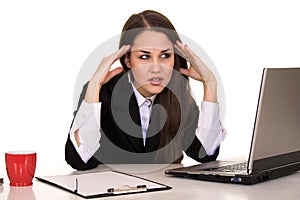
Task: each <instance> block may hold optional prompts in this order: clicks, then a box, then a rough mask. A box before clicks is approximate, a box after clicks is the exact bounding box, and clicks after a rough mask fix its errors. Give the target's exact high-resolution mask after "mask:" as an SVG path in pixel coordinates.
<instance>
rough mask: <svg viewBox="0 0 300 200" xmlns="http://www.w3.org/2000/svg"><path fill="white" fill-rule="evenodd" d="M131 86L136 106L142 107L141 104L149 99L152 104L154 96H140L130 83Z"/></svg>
mask: <svg viewBox="0 0 300 200" xmlns="http://www.w3.org/2000/svg"><path fill="white" fill-rule="evenodd" d="M131 86H132V88H133V92H134V95H135V97H136V100H137V103H138V106H139V107H141V106H142V105H143V103H144V102H145V101H146V100H147V99H150V100H151V101H152V102H154V99H155V97H156V94H155V95H153V96H151V97H147V98H145V97H143V96H142V95H141V93H140V92H139V91H138V90H137V89H136V88H135V86H134V84H133V83H132V82H131Z"/></svg>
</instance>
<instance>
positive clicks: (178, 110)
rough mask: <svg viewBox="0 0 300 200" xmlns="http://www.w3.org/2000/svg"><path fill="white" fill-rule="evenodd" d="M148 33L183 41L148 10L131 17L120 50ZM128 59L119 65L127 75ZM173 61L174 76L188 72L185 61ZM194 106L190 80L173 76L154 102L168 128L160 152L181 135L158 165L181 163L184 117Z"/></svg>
mask: <svg viewBox="0 0 300 200" xmlns="http://www.w3.org/2000/svg"><path fill="white" fill-rule="evenodd" d="M145 30H152V31H157V32H162V33H164V34H165V35H166V36H167V37H168V38H169V40H170V41H171V42H172V43H173V44H175V43H176V40H178V41H181V40H180V37H179V35H178V33H177V32H176V30H175V28H174V26H173V25H172V23H171V22H170V20H169V19H168V18H167V17H165V16H164V15H162V14H161V13H159V12H156V11H153V10H146V11H143V12H141V13H138V14H134V15H132V16H131V17H130V18H129V19H128V20H127V22H126V23H125V25H124V27H123V30H122V35H121V38H120V42H119V47H122V46H123V45H127V44H132V43H133V41H134V39H135V37H136V36H137V35H138V34H140V33H141V32H143V31H145ZM125 56H128V55H125ZM125 56H123V57H122V58H121V59H120V62H121V64H122V66H123V68H124V70H125V72H127V71H128V70H129V68H128V67H127V65H126V64H125ZM174 59H175V60H174V61H175V62H174V70H176V71H175V72H178V71H179V69H180V68H185V69H186V68H187V61H186V60H185V59H184V58H182V57H181V56H179V55H178V54H175V55H174ZM174 93H176V94H174ZM193 102H194V101H193V100H192V97H191V94H190V89H189V84H188V78H187V77H186V76H184V75H182V74H180V72H178V73H174V72H173V75H172V78H171V81H170V82H169V84H168V86H167V87H165V88H164V90H163V91H162V92H161V93H159V94H157V96H156V99H155V102H154V103H155V104H160V105H161V106H163V107H164V109H165V111H166V113H165V114H166V115H167V116H166V121H165V124H163V125H162V127H163V128H162V130H161V136H160V143H159V149H161V148H163V147H165V146H166V145H167V144H169V143H170V142H171V141H172V140H173V139H174V138H175V136H176V134H180V135H179V137H176V138H177V139H176V140H177V141H175V142H174V141H172V145H168V146H170V148H164V150H163V152H162V153H159V154H158V155H157V162H159V161H163V162H165V161H166V160H168V161H169V162H175V163H178V162H180V161H181V160H182V144H181V142H182V141H181V140H182V138H183V134H184V126H185V125H184V124H185V123H187V119H186V117H185V116H186V115H187V113H188V112H189V108H191V106H189V105H191V104H193ZM165 114H164V113H161V114H160V115H161V118H164V116H162V115H165ZM180 127H181V128H180ZM173 142H174V143H173ZM174 144H175V145H174Z"/></svg>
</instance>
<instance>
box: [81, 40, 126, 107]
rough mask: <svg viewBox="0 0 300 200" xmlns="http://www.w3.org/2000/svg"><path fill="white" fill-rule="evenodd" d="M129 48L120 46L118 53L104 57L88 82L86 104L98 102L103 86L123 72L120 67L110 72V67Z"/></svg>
mask: <svg viewBox="0 0 300 200" xmlns="http://www.w3.org/2000/svg"><path fill="white" fill-rule="evenodd" d="M129 48H130V45H125V46H122V47H121V48H120V49H119V50H118V51H116V52H115V53H113V54H111V55H110V56H107V57H104V58H103V59H102V61H101V63H100V64H99V66H98V68H97V70H96V71H95V73H94V74H93V76H92V78H91V79H90V81H89V84H88V88H87V91H86V95H85V101H86V102H88V103H97V102H99V93H100V89H101V87H102V85H103V84H105V83H107V82H108V81H109V80H110V79H111V78H113V77H114V76H116V75H117V74H119V73H121V72H122V71H123V68H122V67H117V68H115V69H113V70H111V71H110V69H111V66H112V65H113V64H114V62H116V61H117V60H118V59H120V58H121V57H122V56H123V55H124V54H125V53H126V52H127V51H128V50H129Z"/></svg>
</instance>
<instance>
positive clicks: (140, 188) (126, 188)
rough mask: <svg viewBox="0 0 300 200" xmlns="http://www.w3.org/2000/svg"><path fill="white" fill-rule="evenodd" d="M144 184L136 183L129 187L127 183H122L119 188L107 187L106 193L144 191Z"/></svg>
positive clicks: (145, 188)
mask: <svg viewBox="0 0 300 200" xmlns="http://www.w3.org/2000/svg"><path fill="white" fill-rule="evenodd" d="M146 191H147V186H146V185H138V186H136V187H131V186H129V185H124V186H123V187H121V188H109V189H107V192H108V194H125V193H135V192H146Z"/></svg>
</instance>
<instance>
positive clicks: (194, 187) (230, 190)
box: [0, 165, 300, 200]
mask: <svg viewBox="0 0 300 200" xmlns="http://www.w3.org/2000/svg"><path fill="white" fill-rule="evenodd" d="M178 166H179V165H170V166H160V165H115V166H114V169H117V170H123V171H125V172H127V173H131V174H133V173H132V172H133V171H134V172H137V173H134V174H135V175H137V176H140V177H144V178H147V179H150V180H153V181H157V182H160V183H163V184H166V185H169V186H171V187H172V189H171V190H165V191H158V192H152V193H144V194H131V195H125V196H116V197H106V198H99V199H110V200H112V199H139V200H140V199H157V200H164V199H166V200H170V199H172V200H183V199H184V200H189V199H210V200H214V199H218V200H220V199H221V200H222V199H226V200H235V199H238V200H251V199H255V200H259V199H264V200H265V199H272V200H276V199H289V200H299V199H300V172H298V173H294V174H292V175H289V176H286V177H282V178H278V179H274V180H271V181H267V182H263V183H259V184H256V185H251V186H245V185H234V184H224V183H214V182H205V181H197V180H191V179H186V178H176V177H167V176H166V175H164V173H163V171H164V169H167V168H173V167H178ZM162 167H164V168H162ZM103 169H104V167H103V166H100V167H98V168H97V169H95V170H92V171H99V170H103ZM51 171H52V172H50V173H49V172H46V173H45V174H38V175H58V174H57V173H56V174H53V172H54V171H55V170H51ZM68 173H80V172H76V171H75V172H74V171H73V172H72V170H70V168H66V170H61V169H60V171H59V174H68ZM85 173H86V172H85ZM0 199H1V200H5V199H7V200H16V199H18V200H48V199H51V200H53V199H59V200H80V199H83V198H80V197H79V196H77V195H74V194H71V193H69V192H66V191H64V190H61V189H59V188H56V187H54V186H51V185H48V184H45V183H42V182H40V181H37V180H34V181H33V186H31V187H23V188H21V187H20V188H16V187H10V186H9V181H8V180H7V178H6V177H5V183H4V185H3V186H2V187H0Z"/></svg>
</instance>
